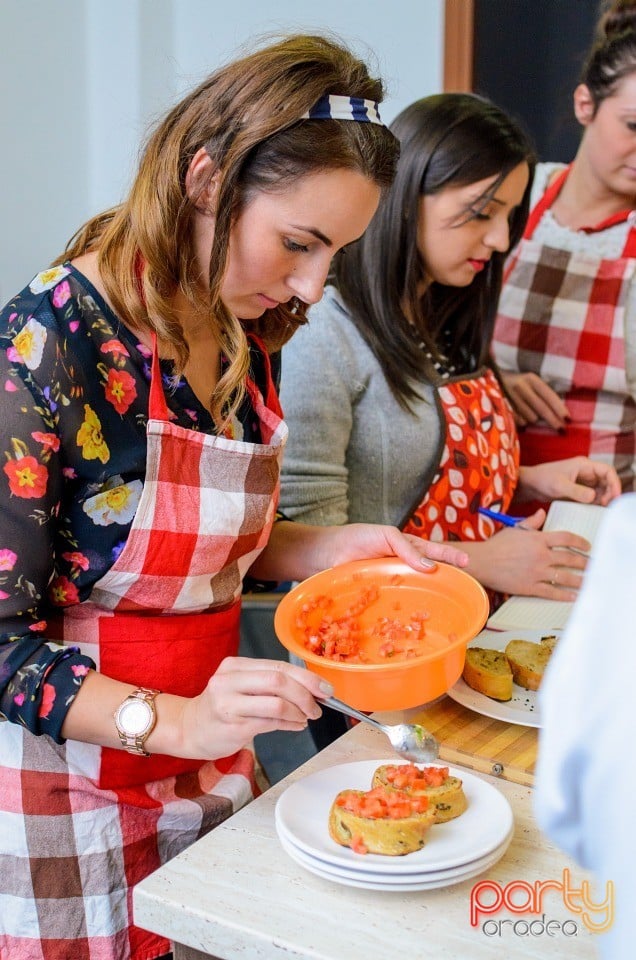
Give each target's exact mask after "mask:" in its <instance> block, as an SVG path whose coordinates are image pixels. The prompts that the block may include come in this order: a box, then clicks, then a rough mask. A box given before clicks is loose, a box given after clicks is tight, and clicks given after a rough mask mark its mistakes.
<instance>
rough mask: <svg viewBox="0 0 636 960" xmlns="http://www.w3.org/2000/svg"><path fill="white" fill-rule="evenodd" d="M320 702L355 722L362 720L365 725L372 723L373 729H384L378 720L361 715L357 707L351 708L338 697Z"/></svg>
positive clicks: (327, 698) (364, 714)
mask: <svg viewBox="0 0 636 960" xmlns="http://www.w3.org/2000/svg"><path fill="white" fill-rule="evenodd" d="M319 702H320V703H324V705H325V706H326V707H331V709H332V710H338V711H339V713H344V714H346V716H348V717H353V718H354V720H362V722H363V723H370V724H371V726H373V727H378V729H380V730H382V729H383V727H382V724H381V723H378V721H377V720H372V719H371V717H369V716H367V714H366V713H361V712H360V710H356V708H355V707H350V706H349V704H348V703H343V702H342V700H338V699H337V697H324V698H323V699H321V700H320V701H319Z"/></svg>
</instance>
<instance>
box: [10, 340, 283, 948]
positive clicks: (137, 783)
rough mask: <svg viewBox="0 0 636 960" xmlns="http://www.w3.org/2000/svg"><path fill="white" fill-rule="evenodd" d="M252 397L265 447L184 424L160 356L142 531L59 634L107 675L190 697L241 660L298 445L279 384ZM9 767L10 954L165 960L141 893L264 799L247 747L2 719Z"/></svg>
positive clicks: (138, 523)
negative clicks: (201, 747)
mask: <svg viewBox="0 0 636 960" xmlns="http://www.w3.org/2000/svg"><path fill="white" fill-rule="evenodd" d="M263 352H264V350H263ZM248 393H249V395H250V397H251V399H252V404H253V408H254V412H255V414H256V416H257V417H258V418H259V420H260V425H261V438H262V443H261V444H255V443H247V442H244V441H240V440H234V439H232V438H230V437H228V436H220V437H216V436H208V435H205V434H202V433H198V432H196V431H192V430H186V429H184V428H183V427H180V426H177V425H175V424H174V423H172V422H171V421H170V414H169V411H168V407H167V404H166V401H165V397H164V394H163V390H162V386H161V374H160V370H159V363H158V359H157V354H156V350H155V351H154V355H153V372H152V382H151V390H150V410H149V414H150V416H149V421H148V427H147V440H148V452H147V462H146V480H145V483H144V488H143V493H142V497H141V501H140V503H139V507H138V510H137V513H136V515H135V519H134V522H133V525H132V528H131V531H130V535H129V537H128V540H127V542H126V545H125V547H124V550H123V551H122V553H121V554H120V556H119V558H118V559H117V561H116V563H115V564H114V566H113V567H112V568H111V570H110V571H109V572H108V573H107V574H106V576H104V577H103V578H102V579H101V580H100V581H99V582H98V583H97V584H95V587H94V589H93V591H92V593H91V597H90V599H89V601H87V602H85V603H82V604H79V605H77V606H75V607H69V608H67V609H66V610H65V611H64V618H63V624H62V625H61V628H60V638H61V639H62V640H63V642H64V643H72V644H75V645H78V646H81V649H82V651H83V652H84V653H87V654H88V655H90V656H92V657H93V659H94V660H95V662H96V665H97V669H98V670H100V671H102V672H103V673H104V674H107V675H109V676H111V677H114V678H115V679H120V680H125V681H127V682H129V683H131V684H138V685H143V686H149V687H157V688H159V689H161V690H164V691H167V692H169V693H173V694H178V695H182V696H187V697H191V696H195V695H197V694H199V693H200V692H201V691H202V690H203V689H204V687H205V686H206V684H207V681H208V679H209V678H210V676H211V675H212V674H213V673H214V671H215V670H216V669H217V667H218V665H219V663H220V662H221V660H222V659H223V658H224V657H226V656H230V655H236V653H237V651H238V639H239V634H238V622H239V614H240V594H241V585H242V581H243V577H244V575H245V573H246V571H247V569H248V568H249V567H250V566H251V564H252V563H253V561H254V560H255V558H256V557H257V556H258V554H259V553H260V551H261V550H262V549H263V547H264V546H265V544H266V543H267V540H268V537H269V533H270V530H271V527H272V523H273V521H274V517H275V511H276V506H277V500H278V485H279V469H280V460H281V457H282V451H283V447H284V444H285V440H286V437H287V427H286V425H285V424H284V422H283V420H282V413H281V410H280V406H279V404H278V398H277V396H276V391H275V389H274V386H273V384H272V383H271V376H270V378H269V389H268V391H267V397H266V398H265V399H263V397H262V396H261V394H260V392H259V391H258V389H257V388H256V386H255V385H254V384H253V383H251V382H249V383H248ZM0 761H1V763H2V766H3V769H2V783H3V795H2V797H0V862H1V864H2V867H1V872H0V875H1V877H2V880H1V884H0V931H1V933H0V957H1V958H2V960H129V958H130V960H151V958H155V957H158V956H160V955H161V954H163V953H166V951H167V950H169V943H168V941H166V940H165V939H163V938H160V937H157V936H155V935H154V934H150V933H148V932H146V931H143V930H141V929H139V928H137V927H135V926H134V925H132V888H133V886H134V885H135V884H136V883H137V882H139V881H140V880H141V879H142V878H143V877H145V876H147V875H148V874H149V873H150V872H152V871H153V870H155V869H156V868H157V867H159V866H160V865H161V863H163V862H165V861H166V860H168V859H170V858H171V857H173V856H175V855H176V854H177V853H179V852H180V851H181V850H183V849H184V848H185V847H187V846H188V845H189V844H190V843H192V842H193V841H194V840H196V839H197V837H199V836H201V835H202V834H204V833H206V832H207V831H209V830H210V829H212V827H214V826H215V825H216V824H218V823H219V822H221V821H222V820H224V819H226V818H227V817H228V816H229V815H230V814H231V813H232V812H233V811H234V810H236V809H238V808H239V807H240V806H242V805H243V804H245V803H247V802H248V801H249V800H250V799H251V798H252V796H253V795H254V793H255V792H257V786H256V783H255V778H254V755H253V752H252V750H251V748H249V747H246V748H245V749H243V750H240V751H239V752H238V753H237V754H235V755H234V756H231V757H226V758H225V759H222V760H216V761H214V762H210V761H206V762H202V761H188V760H179V759H175V758H172V757H163V756H160V755H154V756H152V757H149V758H144V757H137V756H134V755H132V754H128V753H126V752H124V751H121V750H112V749H109V748H104V749H102V748H100V747H97V746H93V745H92V744H85V743H78V742H75V741H71V740H69V741H67V742H66V743H65V744H64V745H61V746H60V745H57V744H55V743H54V742H53V741H51V740H50V738H48V737H35V736H33V735H32V734H31V733H29V732H27V731H23V730H22V729H21V728H19V727H17V726H15V725H13V724H3V728H2V731H1V738H0Z"/></svg>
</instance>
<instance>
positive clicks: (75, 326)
mask: <svg viewBox="0 0 636 960" xmlns="http://www.w3.org/2000/svg"><path fill="white" fill-rule="evenodd" d="M68 328H69V330H70V331H71V333H77V331H78V330H79V320H71V322H70V323H69V325H68Z"/></svg>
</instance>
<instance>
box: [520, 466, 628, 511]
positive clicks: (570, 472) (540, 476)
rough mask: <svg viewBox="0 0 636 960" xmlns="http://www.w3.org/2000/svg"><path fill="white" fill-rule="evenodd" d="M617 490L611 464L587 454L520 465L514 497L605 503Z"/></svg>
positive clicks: (616, 478)
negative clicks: (548, 461)
mask: <svg viewBox="0 0 636 960" xmlns="http://www.w3.org/2000/svg"><path fill="white" fill-rule="evenodd" d="M620 492H621V484H620V480H619V479H618V474H617V473H616V470H615V469H614V467H611V466H609V465H608V464H607V463H600V462H599V461H598V460H591V459H590V458H589V457H571V458H570V459H569V460H554V461H553V462H552V463H540V464H538V465H537V466H535V467H521V469H520V471H519V487H518V489H517V494H516V499H518V500H533V499H536V500H577V501H578V502H579V503H599V504H601V505H602V506H607V504H608V503H609V502H610V500H613V499H614V498H615V497H617V496H618V495H619V494H620Z"/></svg>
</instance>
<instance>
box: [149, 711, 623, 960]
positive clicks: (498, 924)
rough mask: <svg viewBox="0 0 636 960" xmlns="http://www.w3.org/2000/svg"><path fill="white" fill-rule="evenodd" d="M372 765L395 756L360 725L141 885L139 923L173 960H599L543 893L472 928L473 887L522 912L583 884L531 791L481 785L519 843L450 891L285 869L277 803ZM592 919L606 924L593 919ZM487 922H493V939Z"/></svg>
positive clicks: (591, 938) (570, 913)
mask: <svg viewBox="0 0 636 960" xmlns="http://www.w3.org/2000/svg"><path fill="white" fill-rule="evenodd" d="M387 718H388V715H385V716H384V717H382V719H387ZM392 719H395V720H398V719H400V717H399V716H395V717H394V718H392ZM371 759H378V760H382V761H385V762H386V761H387V759H388V760H389V761H390V760H391V759H392V754H391V748H390V746H388V744H387V741H386V739H385V738H384V736H383V735H382V734H381V733H380V732H379V731H376V730H373V729H372V728H370V727H369V726H367V725H364V724H360V725H358V726H356V727H354V728H353V729H352V730H350V731H349V732H348V733H347V734H345V735H344V736H343V737H341V738H340V739H339V740H337V741H336V742H335V743H333V744H332V745H331V746H329V747H328V748H327V749H326V750H323V751H322V752H321V753H320V754H318V756H316V757H314V758H312V759H311V760H310V761H309V762H308V763H306V764H304V765H303V766H302V767H300V768H299V769H298V770H296V771H294V772H293V773H292V774H290V776H288V777H287V778H286V779H285V780H283V781H281V783H279V784H277V785H276V786H275V787H273V788H272V789H271V790H268V791H267V793H265V794H264V795H263V796H261V797H260V798H259V799H257V800H255V801H254V802H253V803H251V804H249V805H248V806H247V807H245V808H243V810H241V811H239V812H238V813H236V814H235V815H234V816H233V817H231V818H230V819H229V820H227V821H226V822H225V823H224V824H222V825H221V826H219V827H217V828H216V829H215V830H214V831H212V833H210V834H208V835H207V836H206V837H203V838H202V839H201V840H199V841H197V842H196V843H195V844H193V845H192V846H191V847H190V848H189V849H188V850H186V851H184V852H183V853H182V854H180V855H179V856H178V857H175V859H173V860H172V861H170V862H169V863H167V864H165V865H164V866H163V867H161V868H160V869H159V870H157V871H156V872H155V873H153V874H152V875H151V876H149V877H148V878H146V879H145V880H144V881H142V883H140V884H139V885H138V886H137V887H136V889H135V891H134V912H135V922H136V923H137V924H138V925H139V926H141V927H144V928H146V929H149V930H152V931H155V932H156V933H159V934H162V935H164V936H166V937H168V938H169V939H171V940H173V941H175V942H176V944H177V946H176V948H175V960H179V958H181V960H187V958H192V960H194V958H198V957H202V956H208V955H209V956H214V957H216V958H222V960H283V958H284V960H387V958H389V957H392V956H394V955H396V953H397V952H398V951H399V953H400V954H404V955H406V956H409V957H411V958H413V960H424V958H429V957H431V958H439V957H442V956H443V957H444V958H445V960H481V958H482V957H492V956H494V955H495V953H496V954H497V955H498V956H505V957H506V958H507V960H508V958H517V957H534V958H537V960H545V958H550V957H562V958H565V957H567V958H581V960H586V958H594V957H596V956H597V952H596V945H595V938H596V937H597V936H598V935H597V934H593V933H590V932H589V930H588V928H587V926H586V925H585V923H584V922H583V919H582V916H581V914H580V913H577V912H576V911H575V909H573V908H571V907H568V906H567V905H566V903H565V902H564V899H563V896H562V893H561V891H560V889H548V890H545V891H544V892H543V895H542V896H543V899H542V902H541V904H540V909H539V910H538V912H536V913H532V912H531V911H530V910H525V911H518V912H517V913H514V912H511V911H510V910H508V909H506V907H505V906H502V908H501V910H500V911H499V912H498V913H496V914H493V916H492V918H487V917H484V918H482V919H481V921H480V923H479V924H478V925H477V926H476V927H473V926H471V923H470V895H471V890H472V888H473V886H474V885H475V884H476V883H477V882H481V881H483V880H486V879H487V880H491V881H494V882H495V883H496V884H498V885H499V887H500V888H501V890H502V891H504V890H505V888H506V885H507V884H510V883H512V882H518V883H520V884H526V885H527V888H526V887H523V888H521V887H519V886H518V887H517V889H516V892H515V894H514V895H513V901H512V902H513V904H515V905H517V906H522V905H523V901H522V900H521V899H520V897H521V896H525V895H527V893H526V892H525V891H526V889H527V890H528V891H530V893H532V892H533V891H534V889H535V888H534V885H535V883H536V882H541V881H555V882H556V883H558V884H562V883H563V880H564V870H569V872H570V877H571V883H570V886H571V888H574V889H580V887H581V883H582V881H583V880H590V877H589V875H588V874H586V873H585V871H583V870H582V869H581V868H580V867H578V866H577V865H576V864H574V863H573V861H571V860H570V859H569V858H568V857H566V856H565V855H564V854H562V853H561V852H560V851H559V850H557V848H556V847H555V846H554V845H553V844H552V843H551V842H550V841H549V840H547V839H546V838H545V837H544V836H543V835H542V834H541V833H540V831H539V829H538V827H537V825H536V822H535V820H534V816H533V813H532V806H531V798H532V790H531V788H529V787H525V786H520V785H518V784H515V783H510V782H508V781H505V780H498V779H496V778H493V777H489V776H485V775H481V774H480V775H479V776H481V777H482V779H484V780H486V781H487V782H489V783H491V784H493V785H494V786H496V788H497V789H499V790H500V791H501V792H502V793H503V794H504V795H505V796H506V797H507V798H508V800H509V802H510V804H511V806H512V809H513V813H514V818H515V834H514V837H513V840H512V843H511V845H510V847H509V848H508V850H507V852H506V853H505V854H504V856H503V858H502V859H501V860H500V861H499V862H498V863H497V864H496V865H495V866H494V867H491V868H490V869H489V870H487V871H486V872H485V873H484V874H482V875H480V876H479V877H475V878H472V879H470V880H466V881H464V882H463V883H459V884H457V885H455V886H450V887H445V888H442V889H437V890H423V891H417V892H406V893H403V892H397V891H390V892H381V891H380V892H376V891H371V890H366V889H357V888H353V887H349V886H343V885H341V884H337V883H332V882H330V881H328V880H323V879H321V878H319V877H317V876H315V875H314V874H313V873H310V872H309V871H307V870H305V869H304V868H303V867H301V866H300V865H298V864H297V863H296V862H295V861H294V860H292V859H291V858H290V857H289V856H288V855H287V854H286V853H285V851H284V850H283V848H282V847H281V845H280V843H279V841H278V838H277V834H276V828H275V824H274V808H275V805H276V801H277V799H278V797H279V796H280V795H281V793H282V792H283V791H284V790H285V789H286V788H287V787H288V786H289V785H290V783H292V782H294V781H295V780H297V779H299V778H300V777H303V776H306V775H307V774H308V773H312V772H314V771H316V770H319V769H322V768H324V767H327V766H332V765H334V764H338V763H347V762H352V761H357V760H371ZM591 896H592V900H593V901H594V902H600V901H602V900H603V899H604V898H605V891H604V890H602V891H601V890H599V889H598V888H597V885H594V884H593V885H592V887H591ZM484 902H485V901H484ZM489 902H492V901H489ZM572 903H574V904H575V905H576V904H580V898H579V897H576V895H574V897H573V900H572ZM593 918H594V919H596V920H600V919H602V918H601V916H600V914H598V913H596V914H593ZM484 920H489V926H488V927H487V930H488V933H486V932H484V928H483V923H484ZM493 921H494V922H493ZM533 921H534V924H533V926H532V930H533V931H534V933H530V924H532V923H533ZM548 921H556V923H555V922H553V923H552V924H551V925H549V924H548ZM514 924H516V927H515V926H513V925H514ZM546 926H549V930H550V932H547V931H546V929H545V927H546ZM574 931H576V932H574ZM566 932H567V933H568V934H569V935H566ZM179 944H184V945H187V946H185V947H179V946H178V945H179Z"/></svg>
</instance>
